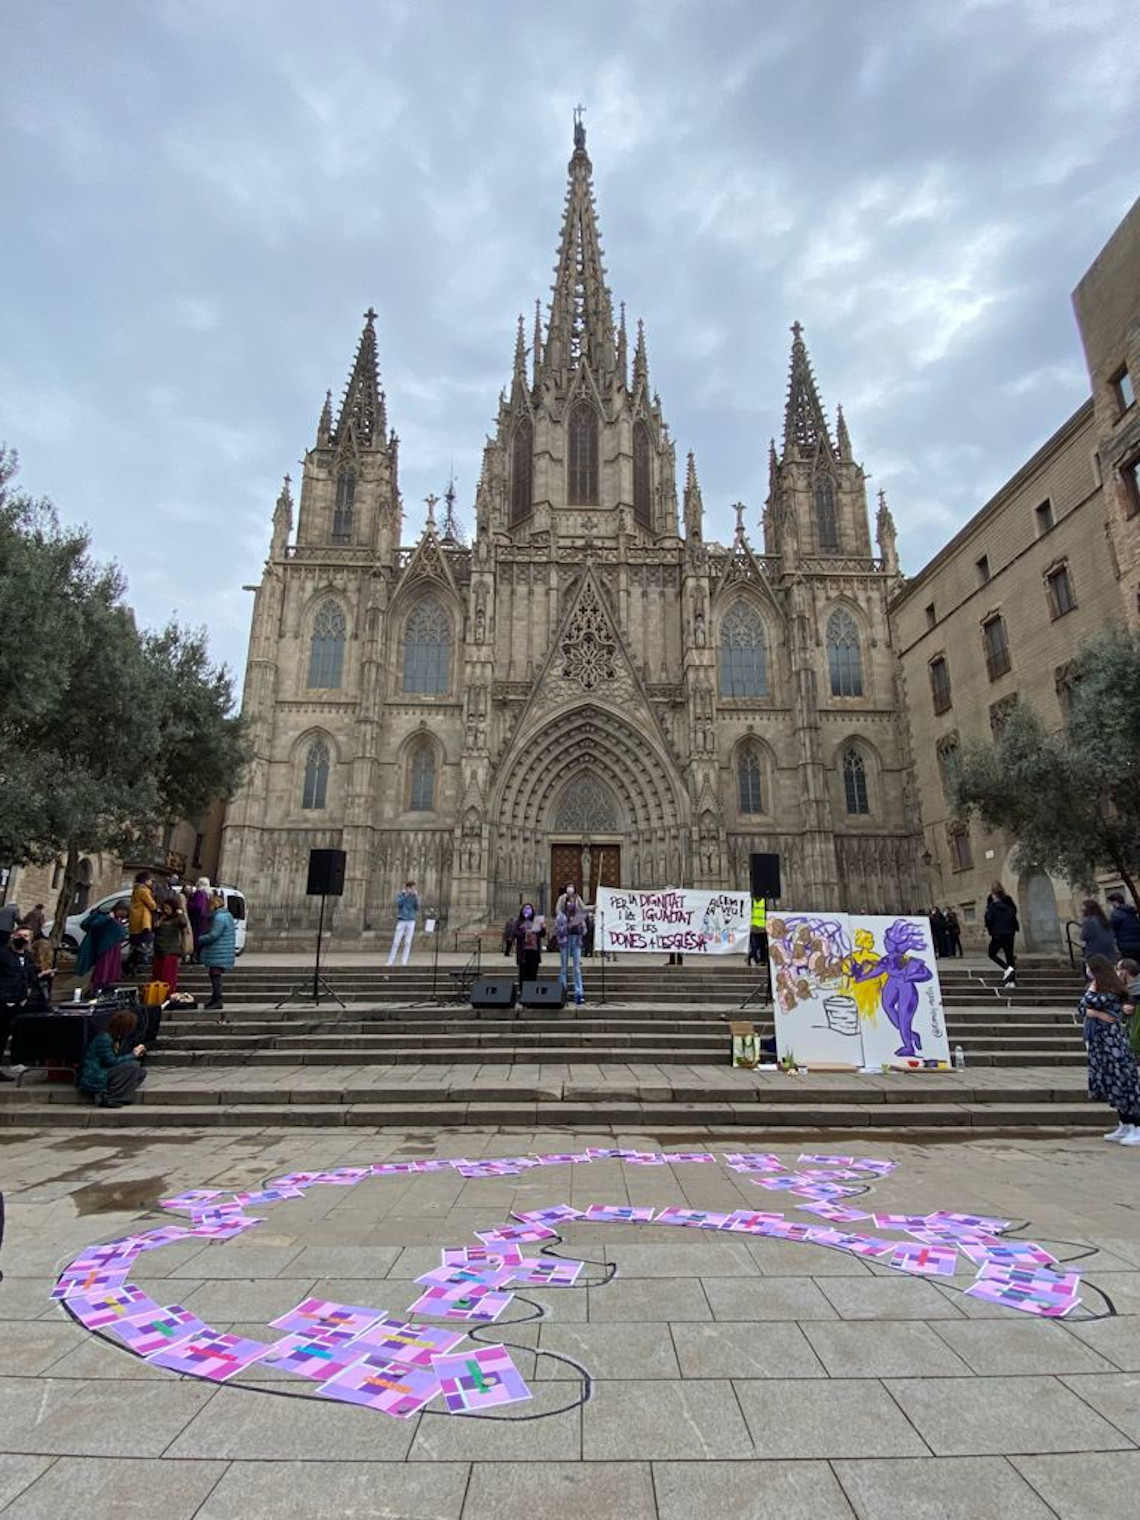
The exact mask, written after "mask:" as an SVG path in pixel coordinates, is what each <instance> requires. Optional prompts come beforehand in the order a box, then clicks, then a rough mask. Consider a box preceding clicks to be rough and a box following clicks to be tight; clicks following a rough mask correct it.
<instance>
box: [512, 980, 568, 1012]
mask: <svg viewBox="0 0 1140 1520" xmlns="http://www.w3.org/2000/svg"><path fill="white" fill-rule="evenodd" d="M519 1001H520V1002H521V1003H522V1005H523V1007H524V1008H565V1007H566V983H565V982H564V981H563V980H562V978H561V977H560V976H547V977H543V978H542V980H541V981H537V982H524V983H523V984H522V997H521V998H520V999H519Z"/></svg>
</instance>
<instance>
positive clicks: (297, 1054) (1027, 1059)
mask: <svg viewBox="0 0 1140 1520" xmlns="http://www.w3.org/2000/svg"><path fill="white" fill-rule="evenodd" d="M963 1048H964V1050H965V1051H966V1059H967V1064H968V1065H977V1066H1055V1065H1061V1066H1083V1065H1084V1063H1085V1053H1084V1048H1083V1047H1082V1046H1080V1045H1054V1046H1044V1045H1034V1046H1028V1047H1026V1048H1024V1049H1021V1048H1018V1049H1009V1048H1006V1047H1000V1046H999V1047H993V1048H990V1047H986V1046H985V1045H978V1044H971V1045H969V1046H968V1047H966V1046H964V1047H963ZM154 1060H155V1062H156V1064H163V1065H167V1066H296V1065H303V1066H378V1065H392V1066H419V1065H425V1066H447V1065H469V1064H472V1063H476V1064H489V1065H500V1064H501V1065H524V1066H534V1065H574V1064H581V1063H583V1062H589V1063H590V1064H593V1065H598V1066H606V1065H614V1064H622V1065H629V1064H630V1063H631V1062H638V1061H641V1062H649V1063H651V1064H652V1065H655V1066H660V1065H690V1066H725V1065H727V1064H728V1057H727V1054H726V1050H725V1047H724V1046H723V1045H719V1046H716V1047H709V1046H695V1047H691V1046H684V1045H680V1046H674V1047H667V1048H656V1047H650V1048H641V1047H634V1046H630V1045H597V1046H594V1045H583V1044H578V1045H541V1046H536V1045H511V1044H503V1045H498V1044H495V1043H492V1042H488V1043H486V1044H483V1045H478V1046H470V1047H456V1046H454V1045H447V1046H442V1047H433V1046H411V1047H393V1048H391V1049H384V1050H353V1049H344V1048H339V1047H330V1046H329V1045H327V1044H323V1043H322V1044H317V1043H314V1044H313V1045H312V1046H311V1047H296V1046H292V1047H290V1048H288V1049H284V1050H272V1049H265V1048H255V1049H244V1048H241V1047H240V1046H239V1047H234V1046H229V1045H225V1044H222V1043H219V1044H217V1045H214V1046H206V1045H204V1044H198V1045H197V1046H195V1047H194V1048H192V1049H176V1048H172V1049H168V1048H167V1047H166V1046H165V1044H164V1045H163V1046H162V1048H161V1049H159V1050H158V1051H157V1052H156V1054H155V1057H154Z"/></svg>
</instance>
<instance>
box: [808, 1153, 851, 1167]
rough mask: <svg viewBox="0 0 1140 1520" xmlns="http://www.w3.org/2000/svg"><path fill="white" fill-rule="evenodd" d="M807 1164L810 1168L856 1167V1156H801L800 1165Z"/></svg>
mask: <svg viewBox="0 0 1140 1520" xmlns="http://www.w3.org/2000/svg"><path fill="white" fill-rule="evenodd" d="M805 1162H806V1163H807V1164H808V1166H854V1165H855V1157H854V1156H807V1155H804V1156H801V1157H800V1165H801V1166H802V1165H803V1164H804V1163H805Z"/></svg>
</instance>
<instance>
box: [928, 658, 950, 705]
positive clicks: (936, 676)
mask: <svg viewBox="0 0 1140 1520" xmlns="http://www.w3.org/2000/svg"><path fill="white" fill-rule="evenodd" d="M930 695H931V698H932V699H933V702H934V711H935V712H936V713H944V712H948V711H949V710H950V707H951V705H952V703H951V697H950V667H949V665H947V663H946V657H945V655H941V654H940V655H936V656H935V658H934V659H933V660H931V662H930Z"/></svg>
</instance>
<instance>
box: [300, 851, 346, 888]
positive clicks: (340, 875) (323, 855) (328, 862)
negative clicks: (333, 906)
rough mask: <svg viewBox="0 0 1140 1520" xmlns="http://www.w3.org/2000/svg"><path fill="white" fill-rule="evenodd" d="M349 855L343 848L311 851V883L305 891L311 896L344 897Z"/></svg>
mask: <svg viewBox="0 0 1140 1520" xmlns="http://www.w3.org/2000/svg"><path fill="white" fill-rule="evenodd" d="M346 860H347V856H346V855H345V852H344V851H343V850H310V851H309V884H308V886H307V887H306V888H305V892H306V893H307V895H308V896H309V897H343V896H344V867H345V861H346Z"/></svg>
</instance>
